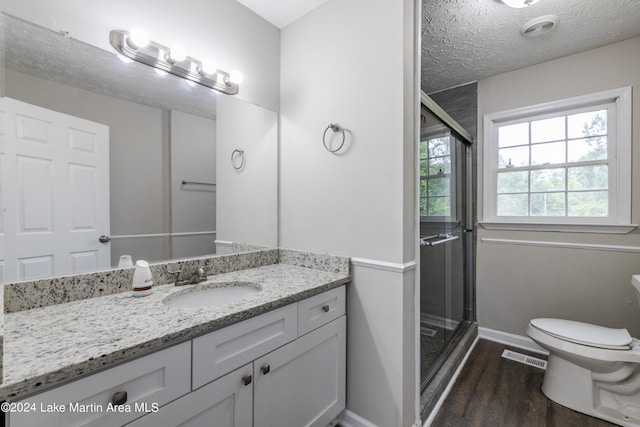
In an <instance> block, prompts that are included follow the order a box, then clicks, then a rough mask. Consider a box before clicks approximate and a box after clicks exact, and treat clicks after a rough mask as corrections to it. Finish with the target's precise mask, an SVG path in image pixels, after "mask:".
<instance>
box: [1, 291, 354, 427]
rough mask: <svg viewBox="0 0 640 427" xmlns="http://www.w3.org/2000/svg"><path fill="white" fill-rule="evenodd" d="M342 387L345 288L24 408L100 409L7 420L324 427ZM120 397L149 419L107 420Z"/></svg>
mask: <svg viewBox="0 0 640 427" xmlns="http://www.w3.org/2000/svg"><path fill="white" fill-rule="evenodd" d="M345 388H346V316H345V286H341V287H339V288H335V289H332V290H329V291H326V292H323V293H321V294H318V295H315V296H313V297H310V298H308V299H305V300H302V301H299V302H297V303H294V304H290V305H287V306H284V307H281V308H278V309H275V310H272V311H269V312H267V313H264V314H261V315H258V316H255V317H253V318H249V319H247V320H243V321H240V322H238V323H235V324H232V325H230V326H227V327H225V328H222V329H219V330H217V331H214V332H211V333H209V334H206V335H203V336H200V337H197V338H194V339H193V340H192V341H189V342H186V343H183V344H179V345H176V346H174V347H170V348H168V349H166V350H161V351H159V352H157V353H153V354H151V355H149V356H145V357H142V358H140V359H136V360H134V361H132V362H128V363H125V364H123V365H120V366H116V367H114V368H111V369H108V370H106V371H103V372H100V373H97V374H94V375H91V376H88V377H86V378H83V379H80V380H78V381H74V382H72V383H69V384H67V385H63V386H61V387H58V388H55V389H52V390H50V391H48V392H45V393H41V394H39V395H36V396H33V397H31V398H29V399H26V400H23V401H21V402H36V403H37V404H38V408H40V406H39V405H40V404H41V402H57V403H62V402H81V403H90V402H94V401H96V402H103V403H104V407H103V408H102V410H101V411H94V412H89V413H85V414H78V413H68V412H67V413H64V414H53V415H52V414H49V413H42V412H38V413H36V414H31V415H37V416H38V417H40V418H37V419H36V418H29V417H23V415H25V414H23V413H20V414H11V416H10V417H9V419H10V424H9V425H10V427H21V426H35V425H47V426H70V425H80V426H98V425H99V426H107V425H109V426H111V425H113V426H119V425H124V424H126V423H127V422H130V424H126V425H127V426H130V427H145V426H159V425H162V426H166V427H170V426H194V427H195V426H203V425H210V426H216V427H218V426H219V427H250V426H255V427H269V426H272V427H304V426H309V427H325V426H326V425H327V424H328V423H329V422H330V421H331V420H332V419H334V418H335V417H336V416H337V415H338V414H339V413H340V412H341V411H342V410H343V409H344V407H345V400H346V399H345ZM122 391H126V392H127V393H128V400H127V402H128V403H130V404H132V405H133V402H148V410H149V412H148V413H146V412H136V413H133V414H125V415H122V414H114V413H113V412H107V411H106V410H105V408H106V405H107V403H108V402H109V401H116V400H122V396H121V395H116V393H119V392H122ZM145 393H146V394H145ZM154 402H155V406H154ZM120 403H121V404H123V402H120ZM143 409H144V407H143Z"/></svg>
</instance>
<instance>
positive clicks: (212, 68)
mask: <svg viewBox="0 0 640 427" xmlns="http://www.w3.org/2000/svg"><path fill="white" fill-rule="evenodd" d="M217 70H218V66H217V65H216V63H215V62H213V61H211V60H208V59H207V60H204V61H202V64H200V67H199V68H198V73H200V75H202V76H205V75H208V74H215V72H216V71H217Z"/></svg>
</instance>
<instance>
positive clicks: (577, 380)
mask: <svg viewBox="0 0 640 427" xmlns="http://www.w3.org/2000/svg"><path fill="white" fill-rule="evenodd" d="M631 284H632V285H633V287H634V289H635V291H636V296H637V297H638V303H639V304H640V275H636V276H633V277H632V279H631ZM527 334H528V335H529V336H530V337H531V339H532V340H534V341H535V342H536V343H538V344H539V345H540V346H542V347H543V348H545V349H546V350H548V351H549V359H548V364H547V371H546V372H545V375H544V381H543V383H542V392H543V393H544V394H545V395H546V396H547V397H548V398H549V399H551V400H553V401H554V402H557V403H559V404H561V405H563V406H566V407H568V408H571V409H573V410H576V411H579V412H582V413H585V414H588V415H591V416H594V417H597V418H601V419H604V420H607V421H610V422H612V423H616V424H619V425H623V426H640V340H637V339H635V338H632V337H631V335H629V332H628V331H627V330H626V329H612V328H605V327H603V326H596V325H590V324H588V323H581V322H574V321H571V320H561V319H533V320H531V322H529V327H528V328H527Z"/></svg>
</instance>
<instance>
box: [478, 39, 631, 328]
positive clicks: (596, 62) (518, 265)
mask: <svg viewBox="0 0 640 427" xmlns="http://www.w3.org/2000/svg"><path fill="white" fill-rule="evenodd" d="M638 52H640V38H634V39H630V40H626V41H624V42H620V43H616V44H612V45H609V46H605V47H602V48H598V49H594V50H591V51H587V52H583V53H580V54H576V55H571V56H567V57H564V58H560V59H557V60H553V61H549V62H546V63H543V64H539V65H536V66H532V67H528V68H524V69H521V70H517V71H513V72H509V73H505V74H500V75H497V76H493V77H490V78H487V79H484V80H481V81H479V82H478V111H479V114H478V127H479V135H480V136H481V135H482V126H483V123H482V117H483V115H485V114H488V113H493V112H498V111H505V110H509V109H512V108H517V107H524V106H529V105H535V104H539V103H542V102H548V101H553V100H558V99H565V98H569V97H573V96H579V95H585V94H589V93H594V92H599V91H604V90H608V89H614V88H619V87H624V86H633V87H634V92H635V93H634V100H633V119H632V120H633V123H632V125H633V137H632V139H633V140H632V144H633V159H632V182H633V183H637V182H639V180H640V169H639V167H640V149H639V147H640V131H639V129H640V94H639V93H638V88H640V55H638ZM482 145H483V141H482V137H480V138H479V148H480V149H481V148H482ZM481 161H482V158H480V159H479V162H481ZM478 179H479V180H480V182H481V181H482V167H480V168H479V171H478ZM479 201H480V205H481V201H482V196H481V194H479ZM479 212H480V213H479V217H480V221H482V218H481V208H480V210H479ZM631 222H632V223H635V224H638V223H639V222H640V196H639V193H638V191H637V187H635V186H634V187H633V194H632V212H631ZM486 238H496V239H508V240H517V241H521V242H522V241H525V243H526V241H541V242H551V243H555V244H558V243H560V244H562V243H570V244H586V245H596V246H595V247H591V249H589V250H587V249H574V248H552V247H544V246H532V245H526V244H524V243H519V244H511V245H500V244H495V243H488V242H484V241H483V239H486ZM616 246H625V247H627V248H620V249H616V248H615V247H616ZM623 250H624V251H623ZM477 268H478V270H477V287H476V289H477V304H478V320H479V323H480V326H481V327H486V328H490V329H496V330H500V331H505V332H509V333H513V334H518V335H525V333H526V332H525V331H526V327H527V324H528V322H529V320H530V319H531V318H534V317H560V318H567V319H573V320H578V321H584V322H590V323H596V324H600V325H604V326H608V327H616V328H622V327H624V328H627V329H629V331H630V332H631V333H632V335H634V336H639V335H640V308H638V305H637V302H636V297H635V295H634V293H633V291H632V288H631V285H630V279H631V275H632V274H636V273H640V231H638V230H637V229H636V230H635V231H633V232H631V233H629V234H624V235H612V234H590V233H561V232H556V233H552V232H525V231H499V230H484V229H482V228H479V240H478V258H477Z"/></svg>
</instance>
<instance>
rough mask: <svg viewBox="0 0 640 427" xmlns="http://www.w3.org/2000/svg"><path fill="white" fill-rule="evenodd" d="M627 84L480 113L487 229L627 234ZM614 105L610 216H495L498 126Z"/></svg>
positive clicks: (629, 93)
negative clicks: (576, 95) (545, 101)
mask: <svg viewBox="0 0 640 427" xmlns="http://www.w3.org/2000/svg"><path fill="white" fill-rule="evenodd" d="M631 101H632V89H631V87H630V86H629V87H623V88H618V89H612V90H607V91H604V92H598V93H594V94H590V95H584V96H578V97H574V98H569V99H564V100H560V101H552V102H547V103H544V104H538V105H534V106H531V107H523V108H516V109H512V110H508V111H501V112H497V113H491V114H487V115H485V116H484V165H483V169H484V170H483V178H484V185H483V209H482V210H483V220H482V221H481V225H482V226H483V227H484V228H487V229H506V230H529V231H567V232H592V233H629V232H630V231H632V230H633V229H634V228H636V227H637V225H635V224H631V145H632V144H631V120H632V117H631ZM606 103H615V117H614V118H613V123H611V122H610V126H611V125H613V127H614V128H613V129H611V136H612V137H611V138H609V140H608V142H607V145H608V149H609V155H608V156H609V160H608V161H609V169H610V174H609V215H608V216H607V217H575V216H573V217H572V216H567V217H539V216H498V215H497V188H498V187H497V184H498V183H497V177H498V161H499V158H498V157H499V156H498V128H499V126H500V125H503V124H505V123H506V122H510V121H517V120H520V121H522V120H523V119H525V118H533V117H536V118H538V117H539V116H542V115H545V114H553V113H556V114H557V113H562V112H563V111H568V110H574V109H578V108H584V107H589V106H595V105H600V104H606Z"/></svg>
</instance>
